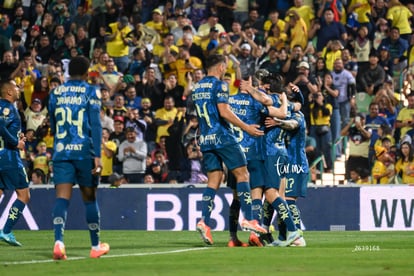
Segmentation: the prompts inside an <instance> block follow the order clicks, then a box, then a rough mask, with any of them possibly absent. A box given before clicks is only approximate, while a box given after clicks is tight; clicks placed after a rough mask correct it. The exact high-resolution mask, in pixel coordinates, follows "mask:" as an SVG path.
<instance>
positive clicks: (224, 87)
mask: <svg viewBox="0 0 414 276" xmlns="http://www.w3.org/2000/svg"><path fill="white" fill-rule="evenodd" d="M221 90H223V91H227V85H225V84H224V83H223V84H222V85H221Z"/></svg>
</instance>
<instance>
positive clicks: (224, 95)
mask: <svg viewBox="0 0 414 276" xmlns="http://www.w3.org/2000/svg"><path fill="white" fill-rule="evenodd" d="M228 98H229V90H228V87H227V83H225V82H223V81H221V80H219V79H217V78H215V77H212V76H207V77H204V78H203V79H202V80H200V81H199V82H198V83H196V84H195V87H194V89H193V92H192V99H193V102H194V106H195V108H196V111H197V116H198V121H199V126H200V132H201V135H200V139H199V144H200V147H201V150H202V151H206V150H211V149H216V148H223V147H225V146H226V145H232V144H235V143H237V142H236V139H235V137H234V134H233V131H232V130H231V126H230V124H229V123H228V122H227V121H226V120H225V119H224V118H222V117H221V116H220V113H219V110H218V107H217V104H219V103H226V104H228Z"/></svg>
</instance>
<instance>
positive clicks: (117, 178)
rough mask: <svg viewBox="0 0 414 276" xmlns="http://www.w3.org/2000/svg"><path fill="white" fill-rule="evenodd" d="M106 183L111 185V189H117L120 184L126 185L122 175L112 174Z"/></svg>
mask: <svg viewBox="0 0 414 276" xmlns="http://www.w3.org/2000/svg"><path fill="white" fill-rule="evenodd" d="M108 183H110V184H111V186H110V187H111V188H118V187H120V186H121V185H122V184H126V183H128V182H127V180H126V178H125V177H124V176H123V175H122V174H118V173H113V174H111V175H110V176H109V177H108Z"/></svg>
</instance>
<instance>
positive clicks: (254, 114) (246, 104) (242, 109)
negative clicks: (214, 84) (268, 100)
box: [229, 92, 268, 160]
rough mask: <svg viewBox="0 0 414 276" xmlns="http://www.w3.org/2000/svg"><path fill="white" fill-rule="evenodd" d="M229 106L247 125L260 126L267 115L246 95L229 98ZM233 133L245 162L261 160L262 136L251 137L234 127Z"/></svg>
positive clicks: (262, 107) (258, 104) (263, 109)
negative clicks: (242, 152) (244, 156)
mask: <svg viewBox="0 0 414 276" xmlns="http://www.w3.org/2000/svg"><path fill="white" fill-rule="evenodd" d="M229 104H230V107H231V109H232V111H233V112H234V113H235V114H236V115H237V116H238V117H239V119H240V120H242V121H243V122H245V123H246V124H248V125H251V124H256V125H260V124H261V123H262V121H263V119H264V116H266V115H267V114H268V109H267V108H266V107H265V106H263V105H262V104H261V103H259V102H258V101H256V100H255V99H254V98H253V97H252V96H251V95H250V94H248V93H241V92H239V93H237V94H236V95H233V96H231V97H230V98H229ZM233 131H234V135H235V136H236V139H237V142H239V143H240V145H241V147H242V149H243V151H244V153H245V155H246V159H247V160H261V159H263V156H262V154H263V136H259V137H254V136H251V135H250V134H248V133H247V132H244V131H243V130H241V129H240V128H239V127H235V126H233Z"/></svg>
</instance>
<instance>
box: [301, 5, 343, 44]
mask: <svg viewBox="0 0 414 276" xmlns="http://www.w3.org/2000/svg"><path fill="white" fill-rule="evenodd" d="M334 15H335V14H334V10H333V9H332V8H327V9H325V10H324V12H323V20H322V21H321V22H315V24H314V25H313V27H312V29H311V30H310V31H309V37H313V36H314V35H315V34H316V36H317V37H318V42H317V44H316V51H317V52H321V51H322V49H323V47H324V46H325V45H326V44H327V43H328V41H330V40H342V41H346V40H347V33H346V30H345V27H344V25H343V24H342V23H341V22H338V21H335V20H334V19H335V17H334ZM302 47H303V46H302Z"/></svg>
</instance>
